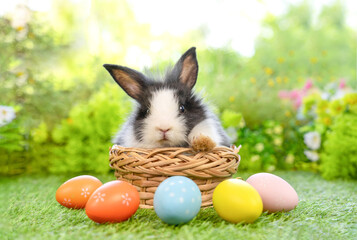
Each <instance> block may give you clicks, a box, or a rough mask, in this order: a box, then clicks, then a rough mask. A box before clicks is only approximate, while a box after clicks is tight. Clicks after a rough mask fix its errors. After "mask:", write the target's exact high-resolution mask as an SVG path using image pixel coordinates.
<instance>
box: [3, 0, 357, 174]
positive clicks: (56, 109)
mask: <svg viewBox="0 0 357 240" xmlns="http://www.w3.org/2000/svg"><path fill="white" fill-rule="evenodd" d="M356 28H357V3H356V2H355V1H352V0H349V1H347V0H346V1H335V0H332V1H320V0H314V1H302V0H285V1H284V0H272V1H267V0H253V1H233V0H226V1H211V0H210V1H189V0H181V1H164V0H153V1H139V0H116V1H114V0H112V1H110V0H51V1H41V0H27V1H26V0H15V1H1V2H0V53H1V54H0V175H7V176H9V175H18V174H24V173H30V174H32V173H52V174H62V173H86V174H88V173H107V172H109V171H110V167H109V166H108V149H109V147H110V146H111V137H112V135H113V134H114V133H115V132H116V130H117V129H118V127H119V125H120V124H121V123H123V121H124V120H125V118H126V116H127V114H128V113H129V112H130V110H131V101H130V100H129V97H127V96H126V95H125V93H124V92H123V91H122V90H121V89H120V88H119V87H118V86H117V85H116V83H114V81H113V80H112V79H111V77H110V75H109V74H108V73H107V72H106V71H105V69H104V68H103V67H102V65H103V64H104V63H113V64H120V65H126V66H129V67H132V68H135V69H137V70H141V71H153V72H163V71H164V70H165V67H166V66H168V65H170V64H174V62H176V61H177V60H178V58H179V57H180V55H181V54H182V53H183V52H185V51H186V50H187V49H188V48H190V47H192V46H196V47H197V54H198V62H199V66H200V70H199V76H198V84H197V86H196V90H197V91H199V92H201V93H202V94H203V95H204V96H205V97H206V99H207V102H208V103H209V104H210V105H211V106H212V107H213V109H214V110H215V112H216V113H217V115H218V116H219V117H220V118H221V120H222V122H223V125H224V127H225V128H226V130H227V132H228V133H229V135H230V136H231V138H232V139H233V140H234V142H235V144H236V145H239V144H242V146H243V147H242V149H241V156H242V161H241V165H240V170H241V171H244V170H246V171H267V172H272V171H275V170H278V169H284V170H306V171H315V172H319V173H321V174H322V175H323V176H324V177H325V178H328V179H332V178H352V179H357V154H356V153H357V146H356V142H357V93H356V88H357V78H356V45H357V44H356Z"/></svg>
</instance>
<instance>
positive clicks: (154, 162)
mask: <svg viewBox="0 0 357 240" xmlns="http://www.w3.org/2000/svg"><path fill="white" fill-rule="evenodd" d="M239 149H240V147H238V148H237V147H232V148H228V147H215V148H214V149H213V150H211V151H210V152H194V151H193V150H192V149H191V148H155V149H144V148H125V147H121V146H119V145H114V146H113V147H112V148H111V149H110V153H109V161H110V166H111V167H112V168H113V169H115V176H116V178H117V179H120V180H124V181H127V182H129V183H131V184H133V185H134V186H135V187H136V188H137V189H138V191H139V194H140V207H141V208H153V203H154V200H153V198H154V193H155V191H156V189H157V187H158V186H159V184H160V183H161V182H162V181H163V180H165V179H166V178H168V177H171V176H185V177H188V178H190V179H192V180H193V181H194V182H195V183H196V184H197V185H198V187H199V188H200V190H201V193H202V205H201V207H209V206H211V205H212V194H213V190H214V188H215V187H216V186H217V185H218V184H219V183H220V182H221V181H223V180H225V179H227V178H230V177H231V176H232V175H233V174H235V173H236V172H237V169H238V165H239V161H240V156H239V154H238V152H239Z"/></svg>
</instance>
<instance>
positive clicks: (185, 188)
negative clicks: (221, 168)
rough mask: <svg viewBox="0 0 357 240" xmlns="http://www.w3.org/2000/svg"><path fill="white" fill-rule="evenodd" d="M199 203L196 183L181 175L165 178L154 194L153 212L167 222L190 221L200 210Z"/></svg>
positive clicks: (199, 198)
mask: <svg viewBox="0 0 357 240" xmlns="http://www.w3.org/2000/svg"><path fill="white" fill-rule="evenodd" d="M201 203H202V199H201V191H200V189H199V188H198V186H197V184H196V183H195V182H194V181H192V180H191V179H189V178H187V177H182V176H175V177H170V178H167V179H165V180H164V181H163V182H162V183H160V185H159V186H158V188H157V190H156V191H155V195H154V209H155V212H156V214H157V216H158V217H159V218H160V219H161V220H162V221H163V222H165V223H167V224H173V225H178V224H181V223H186V222H189V221H191V220H192V219H193V218H194V217H195V216H196V215H197V213H198V212H199V211H200V208H201Z"/></svg>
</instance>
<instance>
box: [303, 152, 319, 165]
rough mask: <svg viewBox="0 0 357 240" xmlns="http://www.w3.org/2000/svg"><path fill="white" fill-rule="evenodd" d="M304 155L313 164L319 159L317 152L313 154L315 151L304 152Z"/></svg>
mask: <svg viewBox="0 0 357 240" xmlns="http://www.w3.org/2000/svg"><path fill="white" fill-rule="evenodd" d="M304 154H305V156H306V157H307V158H308V159H309V160H311V161H313V162H316V161H317V160H319V158H320V157H319V154H318V153H317V152H315V151H309V150H305V151H304Z"/></svg>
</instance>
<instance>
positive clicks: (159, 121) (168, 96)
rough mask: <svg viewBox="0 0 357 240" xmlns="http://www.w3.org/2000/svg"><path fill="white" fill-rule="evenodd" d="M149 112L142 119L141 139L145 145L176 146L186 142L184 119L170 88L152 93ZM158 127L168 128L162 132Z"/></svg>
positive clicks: (173, 92)
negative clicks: (164, 132) (164, 137)
mask: <svg viewBox="0 0 357 240" xmlns="http://www.w3.org/2000/svg"><path fill="white" fill-rule="evenodd" d="M150 103H151V105H150V112H149V114H148V116H147V117H146V119H145V120H144V129H143V141H142V144H143V145H145V146H146V147H152V148H153V147H167V146H178V145H181V144H183V143H185V142H187V137H186V134H185V133H186V126H185V119H184V118H183V116H180V113H179V102H178V99H176V97H175V91H174V90H172V89H161V90H158V91H156V92H154V93H153V96H152V99H151V102H150ZM160 129H170V130H169V131H167V132H166V134H165V135H166V139H167V140H163V133H162V131H160Z"/></svg>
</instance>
